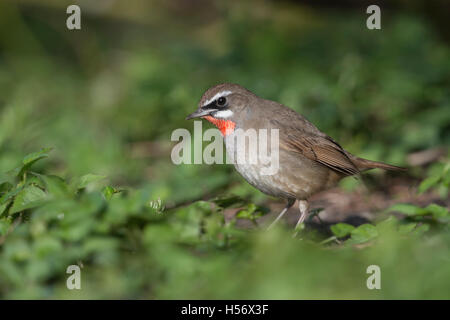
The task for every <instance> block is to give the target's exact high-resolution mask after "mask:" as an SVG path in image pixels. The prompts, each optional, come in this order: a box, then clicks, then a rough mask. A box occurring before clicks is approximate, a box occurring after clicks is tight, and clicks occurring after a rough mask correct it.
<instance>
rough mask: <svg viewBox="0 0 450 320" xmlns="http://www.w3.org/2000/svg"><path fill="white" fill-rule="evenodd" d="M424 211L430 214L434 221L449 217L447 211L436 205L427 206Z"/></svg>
mask: <svg viewBox="0 0 450 320" xmlns="http://www.w3.org/2000/svg"><path fill="white" fill-rule="evenodd" d="M425 210H426V211H427V212H430V213H431V214H432V215H433V217H434V218H435V219H439V218H444V217H446V216H448V215H449V212H448V209H447V208H445V207H441V206H439V205H437V204H434V203H432V204H430V205H428V206H427V207H426V208H425Z"/></svg>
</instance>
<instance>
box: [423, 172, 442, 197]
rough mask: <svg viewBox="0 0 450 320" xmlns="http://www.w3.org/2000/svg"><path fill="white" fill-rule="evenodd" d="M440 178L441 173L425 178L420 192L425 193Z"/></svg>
mask: <svg viewBox="0 0 450 320" xmlns="http://www.w3.org/2000/svg"><path fill="white" fill-rule="evenodd" d="M439 180H441V175H434V176H431V177H428V178H426V179H425V180H423V181H422V182H421V183H420V185H419V193H424V192H425V191H427V190H428V189H430V188H431V187H433V186H435V185H436V184H437V183H438V182H439Z"/></svg>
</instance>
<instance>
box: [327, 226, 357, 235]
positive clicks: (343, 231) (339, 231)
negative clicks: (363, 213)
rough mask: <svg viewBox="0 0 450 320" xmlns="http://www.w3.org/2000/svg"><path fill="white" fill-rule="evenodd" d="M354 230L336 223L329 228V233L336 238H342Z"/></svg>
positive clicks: (352, 227)
mask: <svg viewBox="0 0 450 320" xmlns="http://www.w3.org/2000/svg"><path fill="white" fill-rule="evenodd" d="M354 229H355V227H354V226H352V225H350V224H347V223H337V224H335V225H332V226H331V231H332V232H333V234H334V235H335V236H336V237H338V238H343V237H345V236H347V235H349V234H350V233H351V232H352V231H353V230H354Z"/></svg>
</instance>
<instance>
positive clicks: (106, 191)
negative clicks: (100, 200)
mask: <svg viewBox="0 0 450 320" xmlns="http://www.w3.org/2000/svg"><path fill="white" fill-rule="evenodd" d="M117 192H118V191H117V190H116V189H114V188H113V187H110V186H106V187H104V188H103V190H102V194H103V196H104V197H105V199H106V200H109V199H111V198H112V196H113V195H114V194H115V193H117Z"/></svg>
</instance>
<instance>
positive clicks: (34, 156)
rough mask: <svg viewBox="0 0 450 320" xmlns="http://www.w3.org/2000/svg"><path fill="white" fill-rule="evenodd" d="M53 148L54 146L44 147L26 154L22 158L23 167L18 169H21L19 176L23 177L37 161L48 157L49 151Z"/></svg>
mask: <svg viewBox="0 0 450 320" xmlns="http://www.w3.org/2000/svg"><path fill="white" fill-rule="evenodd" d="M51 150H52V148H43V149H41V150H40V151H38V152H33V153H30V154H28V155H26V156H25V157H24V158H23V160H22V164H23V165H22V167H19V168H17V169H16V170H18V171H19V172H18V174H17V176H18V177H19V178H21V177H22V176H23V175H24V173H25V172H26V171H28V170H29V169H30V168H31V166H32V165H33V164H34V163H35V162H37V161H39V160H41V159H44V158H47V157H48V152H50V151H51Z"/></svg>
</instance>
